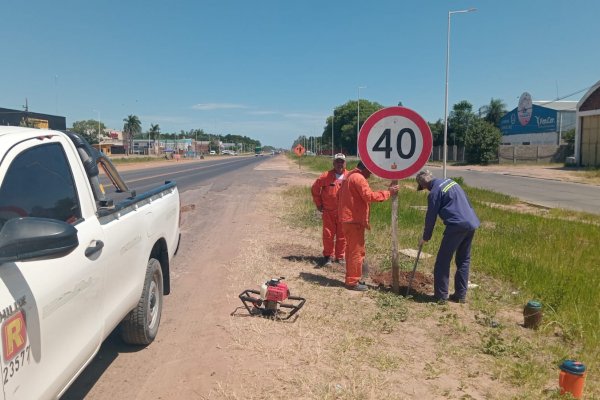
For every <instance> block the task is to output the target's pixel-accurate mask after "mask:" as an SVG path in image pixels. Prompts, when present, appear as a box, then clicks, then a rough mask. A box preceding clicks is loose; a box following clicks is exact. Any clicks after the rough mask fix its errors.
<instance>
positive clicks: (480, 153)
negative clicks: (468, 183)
mask: <svg viewBox="0 0 600 400" xmlns="http://www.w3.org/2000/svg"><path fill="white" fill-rule="evenodd" d="M501 138H502V134H501V133H500V130H499V129H498V128H496V127H495V126H493V125H492V124H490V123H489V122H487V121H484V120H482V119H475V120H473V122H472V123H471V124H470V126H469V129H467V135H466V137H465V158H466V159H467V162H468V163H470V164H489V163H490V161H493V160H496V158H497V156H498V146H499V145H500V140H501Z"/></svg>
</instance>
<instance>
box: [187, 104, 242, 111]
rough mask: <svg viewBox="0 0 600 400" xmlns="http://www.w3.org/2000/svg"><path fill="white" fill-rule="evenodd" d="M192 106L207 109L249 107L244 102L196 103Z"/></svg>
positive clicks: (195, 108)
mask: <svg viewBox="0 0 600 400" xmlns="http://www.w3.org/2000/svg"><path fill="white" fill-rule="evenodd" d="M192 108H193V109H194V110H201V111H207V110H230V109H235V108H248V107H247V106H245V105H243V104H233V103H200V104H194V105H193V106H192Z"/></svg>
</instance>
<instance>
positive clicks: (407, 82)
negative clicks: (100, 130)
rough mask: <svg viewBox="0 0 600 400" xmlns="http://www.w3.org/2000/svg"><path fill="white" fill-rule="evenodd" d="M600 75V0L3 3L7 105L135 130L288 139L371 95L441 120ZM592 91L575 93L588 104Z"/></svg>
mask: <svg viewBox="0 0 600 400" xmlns="http://www.w3.org/2000/svg"><path fill="white" fill-rule="evenodd" d="M470 7H475V8H477V11H476V12H473V13H469V14H455V15H453V16H452V25H451V29H452V30H451V44H450V51H451V54H450V58H451V59H450V80H449V107H450V108H451V107H452V105H453V104H454V103H456V102H458V101H460V100H468V101H469V102H471V103H472V104H473V106H474V109H475V110H477V109H478V108H479V107H480V106H482V105H484V104H487V103H489V101H490V99H491V98H492V97H493V98H500V99H502V100H503V101H504V102H505V103H506V105H507V108H508V109H509V110H510V109H512V108H514V107H516V105H517V102H518V97H519V96H520V94H521V93H523V92H524V91H527V92H529V93H531V95H532V97H533V100H551V99H555V98H556V97H562V96H565V95H567V94H570V93H573V92H576V91H579V90H582V89H586V88H589V87H590V86H592V85H593V84H595V83H596V82H597V81H598V80H600V51H598V43H597V40H598V38H600V24H598V23H597V18H598V15H600V1H597V0H573V1H559V0H546V1H541V0H533V1H516V0H515V1H513V0H505V1H481V0H471V1H462V0H461V1H442V0H430V1H411V2H408V1H400V0H395V1H391V0H381V1H378V0H373V1H372V2H367V1H355V0H345V1H342V0H331V1H327V0H304V1H295V2H292V1H286V0H255V1H248V0H244V1H242V0H232V1H227V0H215V1H213V0H211V1H207V0H197V1H177V0H172V1H153V0H145V1H137V0H136V1H123V0H115V1H112V0H111V1H100V0H97V1H94V2H90V1H79V0H78V1H75V0H69V1H61V0H58V1H52V2H50V1H38V0H32V1H28V2H23V1H18V0H6V1H5V2H3V5H2V15H3V18H2V24H1V25H0V33H1V34H2V37H3V39H4V40H3V42H4V52H3V55H2V57H1V58H0V60H1V61H0V107H5V108H15V109H20V108H21V106H23V105H24V104H25V98H27V99H28V102H29V106H30V110H31V111H34V112H41V113H48V114H57V115H64V116H66V118H67V126H71V125H72V123H73V122H74V121H78V120H84V119H97V118H98V116H99V117H100V120H101V121H102V122H104V123H105V124H106V125H107V126H108V127H110V128H113V129H121V128H122V127H123V118H125V117H126V116H127V115H129V114H135V115H137V116H138V117H139V118H140V120H141V121H142V127H143V129H144V131H145V130H147V129H148V128H149V127H150V124H159V125H160V127H161V131H162V132H179V131H180V130H189V129H196V128H198V129H204V130H205V131H208V132H210V133H218V134H229V133H230V134H240V135H246V136H249V137H252V138H254V139H258V140H260V141H261V142H262V143H263V145H273V146H276V147H282V148H289V147H290V146H291V145H292V142H293V140H294V139H296V138H297V137H299V136H300V135H306V136H316V135H320V134H321V133H322V132H323V127H324V126H325V121H326V118H327V116H328V115H331V112H332V110H333V108H334V107H336V106H339V105H341V104H343V103H345V102H347V101H348V100H355V99H356V98H357V95H358V87H359V86H366V88H364V89H361V90H360V94H361V98H364V99H368V100H370V101H376V102H379V103H381V104H383V105H385V106H392V105H397V104H398V102H399V101H402V102H403V104H404V106H406V107H409V108H412V109H413V110H415V111H417V112H418V113H419V114H421V115H422V116H423V117H424V118H425V119H426V120H428V121H435V120H437V119H438V118H443V115H444V84H445V65H446V38H447V36H446V31H447V15H448V11H450V10H460V9H465V8H470ZM584 93H585V91H584V92H581V93H578V94H577V95H575V96H572V97H569V98H567V99H565V100H579V99H580V98H581V96H583V94H584Z"/></svg>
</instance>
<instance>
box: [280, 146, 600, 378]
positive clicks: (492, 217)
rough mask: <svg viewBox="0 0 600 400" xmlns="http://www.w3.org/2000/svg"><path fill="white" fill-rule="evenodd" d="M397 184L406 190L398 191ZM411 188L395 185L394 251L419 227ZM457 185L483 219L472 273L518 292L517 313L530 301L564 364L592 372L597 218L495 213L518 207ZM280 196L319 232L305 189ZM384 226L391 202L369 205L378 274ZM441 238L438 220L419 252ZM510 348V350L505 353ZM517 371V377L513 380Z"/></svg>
mask: <svg viewBox="0 0 600 400" xmlns="http://www.w3.org/2000/svg"><path fill="white" fill-rule="evenodd" d="M313 159H314V160H313ZM303 163H304V164H303V165H304V166H306V167H307V168H309V169H314V170H315V171H324V170H325V169H329V168H331V159H328V158H322V157H311V158H305V159H303ZM348 164H350V162H349V163H348ZM349 168H351V167H350V166H349ZM596 172H597V171H590V173H596ZM404 182H406V183H407V185H406V186H410V187H411V188H410V189H409V188H407V187H405V185H404V184H403V183H404ZM467 184H468V182H467ZM370 185H371V188H372V189H374V190H377V189H383V188H385V187H386V186H387V185H388V181H383V180H380V179H377V178H376V177H372V178H371V179H370ZM414 186H416V184H415V181H414V179H404V180H403V181H402V182H401V190H400V193H399V198H398V204H399V208H398V241H399V248H405V247H413V248H416V245H417V243H418V240H419V238H420V237H421V233H422V229H423V222H424V215H425V213H424V211H423V208H424V206H426V205H427V193H424V192H417V191H415V190H414V189H412V188H414ZM463 187H464V189H465V191H466V192H467V193H468V195H469V198H470V200H471V202H472V204H473V206H474V207H475V209H476V212H477V214H478V216H479V219H480V220H481V221H482V227H481V228H480V229H479V230H478V231H477V233H476V235H475V240H474V242H473V251H472V261H471V267H472V271H473V272H474V273H483V274H485V275H489V276H491V277H494V278H498V279H500V280H501V281H504V282H507V283H509V284H510V285H511V286H512V287H513V288H515V291H516V292H518V294H517V295H516V296H512V297H511V298H507V299H506V301H512V302H513V303H514V304H513V305H514V306H519V307H521V306H522V305H523V304H525V303H526V302H527V300H529V299H536V300H539V301H541V302H542V304H543V306H544V321H543V325H542V327H541V329H540V330H541V332H542V333H544V334H549V335H557V336H560V337H562V338H563V340H564V343H565V345H566V346H568V347H569V351H568V354H570V357H571V358H576V359H579V360H581V361H583V362H584V363H585V364H586V365H587V366H588V368H589V369H591V370H592V369H593V370H595V369H598V367H600V332H599V331H598V329H597V328H598V326H600V308H599V307H598V305H599V304H600V274H598V273H597V268H598V265H600V252H598V245H599V244H600V229H598V225H597V224H600V217H599V216H597V215H592V214H587V213H578V212H571V211H564V210H552V211H550V212H549V213H545V214H544V215H534V214H528V213H523V212H516V211H511V210H510V209H509V208H502V209H500V208H497V207H492V206H491V205H490V204H491V203H493V204H503V205H513V204H517V203H519V201H518V199H515V198H513V197H510V196H506V195H503V194H499V193H495V192H491V191H487V190H483V189H477V188H471V187H469V186H468V185H463ZM286 194H287V195H289V196H291V197H292V198H293V200H294V204H295V207H297V208H296V211H297V213H296V214H295V217H294V220H293V223H292V224H293V225H295V226H298V225H300V226H305V227H308V226H312V227H318V226H320V223H321V222H320V219H318V218H315V216H314V211H313V210H314V206H313V205H312V202H311V197H310V189H309V188H308V187H306V188H293V189H289V190H288V191H287V192H286ZM390 224H391V202H389V201H387V202H383V203H374V204H372V206H371V225H372V227H373V230H372V231H370V232H368V233H367V258H369V259H370V260H371V261H372V259H373V258H374V259H375V260H376V261H377V263H376V264H377V265H375V266H376V267H379V268H381V269H386V268H388V269H389V268H390V267H391V261H390V260H389V253H390V248H391V243H390V231H391V227H390ZM442 232H443V225H442V223H441V222H440V221H438V223H437V227H436V229H435V231H434V235H433V237H432V240H431V241H430V242H429V243H428V244H427V248H426V251H429V252H433V253H435V251H437V249H438V247H439V244H440V241H441V237H442ZM378 257H379V258H378ZM410 264H411V263H407V265H404V266H403V268H406V269H408V268H410V267H411V266H410ZM503 300H504V299H503ZM380 309H381V310H385V307H381V306H380ZM382 312H383V311H382ZM494 312H495V311H494V310H485V312H484V317H485V319H493V316H494ZM485 319H484V323H485V322H486V321H485ZM384 328H386V329H389V328H390V327H384ZM391 329H393V327H391ZM494 340H496V339H495V338H493V337H491V338H489V339H488V342H489V347H490V349H491V350H490V351H500V350H499V349H501V346H506V345H507V344H506V343H500V342H498V343H496V342H494ZM509 345H510V346H512V344H509ZM494 346H495V347H494ZM498 346H500V347H498ZM510 346H509V351H512V350H510ZM494 349H495V350H494ZM524 372H526V371H520V372H518V371H517V372H516V374H517V375H519V374H521V373H524Z"/></svg>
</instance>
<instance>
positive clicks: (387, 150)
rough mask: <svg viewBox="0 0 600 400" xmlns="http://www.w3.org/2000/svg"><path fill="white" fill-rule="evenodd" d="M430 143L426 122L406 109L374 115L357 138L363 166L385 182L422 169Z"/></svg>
mask: <svg viewBox="0 0 600 400" xmlns="http://www.w3.org/2000/svg"><path fill="white" fill-rule="evenodd" d="M432 145H433V140H432V136H431V130H430V129H429V125H428V124H427V122H426V121H425V120H424V119H423V118H422V117H421V116H420V115H419V114H417V113H416V112H415V111H413V110H411V109H409V108H405V107H388V108H384V109H381V110H379V111H377V112H375V113H373V114H372V115H371V116H370V117H369V118H368V119H367V120H366V121H365V123H364V124H363V126H362V127H361V129H360V133H359V135H358V152H359V154H360V157H361V159H362V161H363V163H364V164H365V166H366V167H367V168H368V169H369V170H370V171H371V172H372V173H373V174H375V175H377V176H379V177H381V178H384V179H392V180H395V179H403V178H407V177H409V176H411V175H414V174H415V173H417V172H418V171H419V169H421V168H422V167H423V166H424V165H425V163H426V162H427V160H428V159H429V155H430V154H431V149H432Z"/></svg>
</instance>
